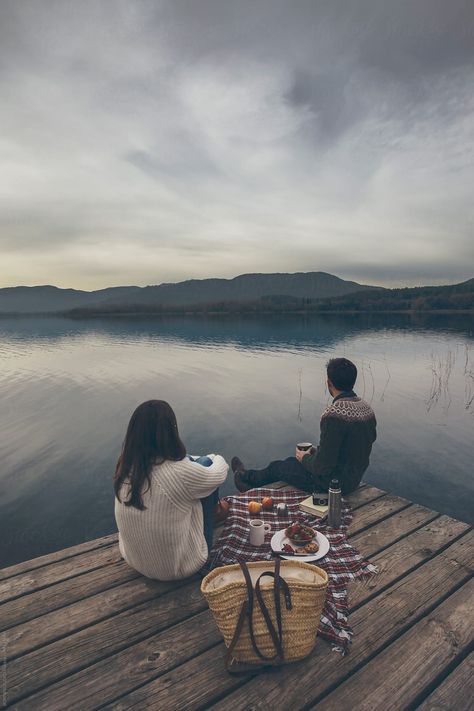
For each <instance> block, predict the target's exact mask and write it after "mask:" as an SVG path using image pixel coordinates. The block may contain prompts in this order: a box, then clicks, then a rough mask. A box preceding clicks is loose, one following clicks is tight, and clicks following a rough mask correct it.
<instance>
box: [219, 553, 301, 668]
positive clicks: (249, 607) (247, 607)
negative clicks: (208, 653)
mask: <svg viewBox="0 0 474 711" xmlns="http://www.w3.org/2000/svg"><path fill="white" fill-rule="evenodd" d="M280 566H281V561H280V559H279V558H277V559H276V561H275V572H274V573H273V572H270V571H269V572H267V573H262V574H261V575H260V577H259V578H258V580H257V583H256V585H255V593H256V597H257V601H258V604H259V607H260V610H261V611H262V615H263V618H264V620H265V623H266V625H267V628H268V631H269V633H270V636H271V638H272V641H273V644H274V645H275V650H276V651H275V655H274V656H273V657H267V656H266V655H264V654H262V652H261V651H260V650H259V648H258V646H257V643H256V640H255V635H254V630H253V607H254V590H253V586H252V579H251V577H250V573H249V570H248V567H247V564H246V563H245V562H243V561H241V562H240V567H241V569H242V573H243V575H244V579H245V582H246V585H247V595H248V598H247V600H245V601H244V602H243V603H242V607H241V610H240V614H239V619H238V621H237V625H236V628H235V632H234V636H233V638H232V641H231V643H230V645H229V647H228V650H227V655H226V660H225V665H226V669H227V671H228V672H229V673H230V674H247V673H248V671H254V672H255V671H261V670H263V669H269V668H271V666H270V665H268V664H266V665H265V664H263V665H260V666H255V665H254V664H253V665H249V668H247V669H245V670H244V671H242V670H237V671H234V670H233V669H232V668H231V667H232V662H231V659H232V652H233V650H234V648H235V645H236V644H237V641H238V639H239V637H240V635H241V632H242V628H243V626H244V622H245V618H246V617H247V616H248V623H249V633H250V640H251V642H252V647H253V649H254V652H255V654H256V655H257V656H258V657H260V659H262V660H263V661H267V662H273V661H274V660H275V659H277V658H278V657H279V658H280V660H281V661H283V659H284V656H285V655H284V650H283V631H282V620H281V601H280V592H281V588H283V593H284V595H285V605H286V609H287V610H291V609H292V602H291V593H290V589H289V587H288V583H287V582H286V580H284V578H282V577H281V576H280ZM265 576H268V577H272V578H274V581H275V582H274V586H273V594H274V599H275V615H276V621H277V628H278V633H277V631H276V629H275V626H274V624H273V622H272V620H271V617H270V613H269V612H268V608H267V606H266V604H265V601H264V599H263V596H262V593H261V589H260V580H261V578H263V577H265Z"/></svg>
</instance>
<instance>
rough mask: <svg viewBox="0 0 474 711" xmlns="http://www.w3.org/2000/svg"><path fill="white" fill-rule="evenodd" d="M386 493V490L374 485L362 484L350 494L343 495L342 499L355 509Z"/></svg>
mask: <svg viewBox="0 0 474 711" xmlns="http://www.w3.org/2000/svg"><path fill="white" fill-rule="evenodd" d="M386 495H387V492H386V491H383V490H382V489H378V488H377V487H376V486H370V485H369V484H362V486H359V488H358V489H356V491H354V492H353V493H352V494H349V495H348V496H345V497H344V501H345V502H346V503H347V504H349V506H350V507H351V508H352V509H357V508H359V506H363V504H368V503H369V501H374V500H375V499H379V498H380V497H381V496H386Z"/></svg>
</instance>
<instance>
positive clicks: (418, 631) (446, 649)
mask: <svg viewBox="0 0 474 711" xmlns="http://www.w3.org/2000/svg"><path fill="white" fill-rule="evenodd" d="M473 617H474V582H473V581H472V580H471V581H470V582H468V583H466V584H465V585H463V587H462V588H461V589H460V590H458V591H457V592H455V593H454V594H453V595H451V596H450V597H449V598H448V599H447V600H446V601H445V602H444V603H442V604H441V605H440V606H439V607H437V608H436V609H435V610H434V611H433V612H432V613H431V614H429V615H428V616H427V617H424V618H423V619H422V620H421V621H420V622H418V624H416V625H414V626H413V627H412V628H411V629H410V630H409V631H408V632H406V633H405V634H404V635H403V636H402V637H399V638H398V639H397V640H396V641H395V642H394V643H393V644H391V645H390V647H388V649H385V650H384V651H383V652H381V653H380V654H379V655H378V656H377V657H375V659H372V661H370V662H369V663H368V664H366V665H365V666H364V667H363V668H362V669H361V670H360V671H359V672H357V673H356V674H353V675H352V676H351V677H350V679H348V680H347V681H346V682H345V683H344V684H341V686H339V687H338V688H337V689H336V690H335V691H333V692H332V694H329V696H327V697H326V698H325V699H323V701H321V702H320V703H318V704H316V705H315V706H313V708H317V709H318V711H339V709H346V708H350V709H352V711H372V709H373V708H374V702H376V705H377V708H382V709H384V711H399V710H400V709H406V708H408V707H410V706H411V705H412V704H413V703H414V701H415V700H416V698H417V697H419V696H420V695H421V694H423V692H424V691H425V690H426V689H427V688H429V686H430V685H431V684H432V683H433V682H434V681H435V680H436V678H437V677H438V676H439V675H442V674H443V672H444V671H445V669H446V668H447V667H449V665H450V664H452V662H453V661H454V660H455V659H456V658H458V657H460V656H461V655H462V654H463V653H464V651H465V650H466V648H467V647H468V645H469V644H470V643H472V642H473V641H474V633H473V630H472V625H469V624H466V622H467V620H472V619H473ZM368 689H370V693H367V690H368ZM471 702H472V698H471ZM446 708H456V709H457V706H454V705H452V702H451V705H449V706H447V707H446Z"/></svg>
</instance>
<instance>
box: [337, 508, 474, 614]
mask: <svg viewBox="0 0 474 711" xmlns="http://www.w3.org/2000/svg"><path fill="white" fill-rule="evenodd" d="M468 530H469V526H468V524H467V523H463V522H462V521H457V520H456V519H454V518H450V517H449V516H440V517H439V518H437V519H435V520H434V521H432V522H430V523H428V524H427V525H426V526H423V527H422V528H420V529H418V530H416V531H414V532H413V533H411V534H409V535H407V536H406V537H405V538H402V539H401V540H400V541H398V542H397V543H395V544H394V545H392V546H390V547H389V548H386V549H385V550H383V551H382V552H381V553H378V554H377V555H374V556H373V557H372V558H371V563H373V564H374V565H376V566H377V569H378V574H377V575H376V576H374V577H373V578H370V580H369V581H365V580H360V581H356V583H355V584H354V585H352V586H351V587H350V589H349V599H350V603H351V606H353V607H354V606H356V605H359V604H360V603H361V602H362V601H364V600H366V599H367V591H366V590H365V587H366V586H369V589H370V590H371V594H372V595H374V594H376V593H378V592H380V591H381V590H383V589H384V588H385V587H387V586H388V585H390V584H392V583H393V582H394V581H395V580H397V579H398V578H400V577H401V576H402V575H405V573H406V571H407V570H412V569H413V568H415V567H416V566H417V565H420V564H421V563H424V562H425V561H427V560H429V559H430V558H431V557H432V556H433V555H435V554H436V553H437V552H438V551H439V550H442V549H443V548H444V547H445V546H448V545H449V544H450V543H451V542H452V541H454V540H456V539H457V538H458V537H459V536H462V535H463V534H465V533H466V532H467V531H468ZM359 543H360V550H361V552H365V551H364V543H363V541H359Z"/></svg>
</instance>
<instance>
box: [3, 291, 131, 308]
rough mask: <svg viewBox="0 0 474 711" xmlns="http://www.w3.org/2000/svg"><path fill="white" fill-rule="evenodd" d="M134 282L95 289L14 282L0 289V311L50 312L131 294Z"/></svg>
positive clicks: (126, 296)
mask: <svg viewBox="0 0 474 711" xmlns="http://www.w3.org/2000/svg"><path fill="white" fill-rule="evenodd" d="M137 290H140V287H138V286H118V287H112V288H110V289H100V290H99V291H79V290H77V289H59V288H58V287H57V286H14V287H9V288H6V289H0V313H51V312H57V311H64V310H66V309H74V308H79V307H82V306H88V305H89V304H99V303H100V302H102V301H103V300H104V299H107V298H110V297H112V296H118V297H119V298H128V299H129V298H131V296H132V293H133V292H135V291H137Z"/></svg>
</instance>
